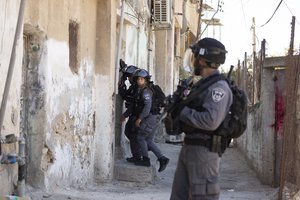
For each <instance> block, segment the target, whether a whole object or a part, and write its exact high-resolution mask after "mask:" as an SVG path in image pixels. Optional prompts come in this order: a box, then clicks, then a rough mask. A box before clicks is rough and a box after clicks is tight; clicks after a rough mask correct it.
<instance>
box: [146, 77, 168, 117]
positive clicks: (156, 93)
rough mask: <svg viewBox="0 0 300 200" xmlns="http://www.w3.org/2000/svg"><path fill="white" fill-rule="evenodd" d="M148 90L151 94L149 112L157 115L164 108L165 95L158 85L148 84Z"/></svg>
mask: <svg viewBox="0 0 300 200" xmlns="http://www.w3.org/2000/svg"><path fill="white" fill-rule="evenodd" d="M150 88H151V90H152V92H153V99H152V108H151V112H152V113H155V114H157V113H160V110H161V108H163V107H164V106H165V99H166V95H165V93H164V92H163V91H162V89H161V87H160V86H159V85H156V84H153V83H150Z"/></svg>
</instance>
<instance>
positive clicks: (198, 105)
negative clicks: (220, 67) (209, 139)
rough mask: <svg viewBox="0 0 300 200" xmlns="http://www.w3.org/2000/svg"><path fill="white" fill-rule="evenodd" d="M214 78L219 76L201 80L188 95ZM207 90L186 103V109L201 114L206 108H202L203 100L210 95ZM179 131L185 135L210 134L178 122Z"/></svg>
mask: <svg viewBox="0 0 300 200" xmlns="http://www.w3.org/2000/svg"><path fill="white" fill-rule="evenodd" d="M215 76H219V74H216V75H212V76H211V77H209V78H207V79H203V80H200V81H199V82H198V83H197V84H196V85H194V86H193V87H192V89H191V91H190V94H192V93H193V92H196V90H197V88H198V87H199V85H201V84H203V83H205V82H206V81H209V80H211V79H212V78H214V77H215ZM207 91H208V88H206V89H205V90H204V91H203V92H201V93H200V94H199V95H197V96H196V97H195V98H194V99H193V100H192V101H190V102H189V103H187V105H186V106H187V107H189V108H192V109H195V110H196V111H198V112H203V111H205V110H206V108H204V107H203V104H204V100H205V99H206V97H207V95H211V94H210V93H208V92H207ZM180 129H181V130H182V131H183V132H184V133H186V134H190V133H195V132H197V133H203V134H210V133H211V131H207V130H202V129H196V128H194V127H192V126H189V125H187V124H185V123H184V122H182V121H180Z"/></svg>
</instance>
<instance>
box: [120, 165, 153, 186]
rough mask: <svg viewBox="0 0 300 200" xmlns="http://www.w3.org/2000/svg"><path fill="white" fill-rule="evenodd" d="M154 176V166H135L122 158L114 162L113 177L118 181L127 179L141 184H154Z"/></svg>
mask: <svg viewBox="0 0 300 200" xmlns="http://www.w3.org/2000/svg"><path fill="white" fill-rule="evenodd" d="M155 176H156V171H155V167H154V166H153V165H151V166H150V167H142V166H136V165H134V164H132V163H128V162H126V161H123V160H119V161H116V162H115V167H114V178H115V179H116V180H118V181H128V182H135V183H141V184H145V185H147V184H154V181H155Z"/></svg>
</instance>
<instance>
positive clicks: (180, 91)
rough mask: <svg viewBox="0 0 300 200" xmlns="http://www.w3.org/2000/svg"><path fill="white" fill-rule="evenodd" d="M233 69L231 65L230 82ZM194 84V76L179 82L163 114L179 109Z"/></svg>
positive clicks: (228, 75)
mask: <svg viewBox="0 0 300 200" xmlns="http://www.w3.org/2000/svg"><path fill="white" fill-rule="evenodd" d="M233 68H234V66H233V65H231V66H230V70H229V72H228V74H227V78H228V80H231V79H230V78H231V74H232V71H233ZM192 83H193V76H190V77H188V78H187V79H183V80H180V81H179V84H178V85H177V89H176V91H175V92H174V93H173V94H172V95H169V96H167V97H166V102H165V109H164V113H163V114H166V113H171V112H172V111H174V110H175V108H177V106H178V104H179V103H180V102H182V101H183V100H184V99H185V98H186V97H187V95H188V91H189V89H190V88H191V86H192ZM162 118H163V115H162Z"/></svg>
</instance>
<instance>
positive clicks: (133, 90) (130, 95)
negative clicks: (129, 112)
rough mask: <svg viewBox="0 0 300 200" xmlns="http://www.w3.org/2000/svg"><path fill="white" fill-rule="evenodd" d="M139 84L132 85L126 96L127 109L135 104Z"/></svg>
mask: <svg viewBox="0 0 300 200" xmlns="http://www.w3.org/2000/svg"><path fill="white" fill-rule="evenodd" d="M137 90H138V86H137V84H133V85H130V86H129V88H128V90H127V92H126V95H125V98H124V99H125V101H126V102H125V107H126V108H128V107H129V106H130V105H131V104H134V98H135V95H136V93H137Z"/></svg>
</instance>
